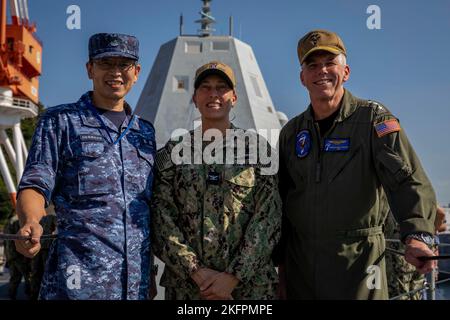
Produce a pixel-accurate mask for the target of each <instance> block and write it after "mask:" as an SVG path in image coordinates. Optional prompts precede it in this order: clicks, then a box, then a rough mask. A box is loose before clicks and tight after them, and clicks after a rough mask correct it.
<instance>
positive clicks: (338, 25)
mask: <svg viewBox="0 0 450 320" xmlns="http://www.w3.org/2000/svg"><path fill="white" fill-rule="evenodd" d="M28 2H29V13H30V17H31V20H33V21H36V22H37V25H38V37H39V38H40V39H41V40H42V41H43V43H44V52H43V67H44V73H43V75H42V77H41V82H40V84H41V88H40V98H41V101H42V102H43V103H44V105H46V106H51V105H56V104H60V103H65V102H70V101H75V100H77V99H78V98H79V96H80V95H81V94H82V93H83V92H85V91H87V90H89V89H90V87H91V84H90V82H89V80H88V78H87V76H86V72H85V69H84V64H85V62H86V60H87V42H88V39H89V36H90V35H92V34H93V33H96V32H121V33H129V34H134V35H136V36H137V37H138V38H139V40H140V43H141V48H140V51H141V63H142V73H141V78H140V81H139V82H138V83H137V85H136V86H135V87H134V88H133V91H132V92H131V93H130V94H129V97H128V99H127V100H128V101H129V102H130V103H131V104H132V105H135V104H136V102H137V100H138V98H139V94H140V92H141V90H142V88H143V86H144V84H145V80H146V78H147V76H148V74H149V72H150V70H151V67H152V64H153V61H154V59H155V57H156V54H157V53H158V50H159V47H160V45H161V44H163V43H165V42H167V41H169V40H171V39H173V38H175V37H176V36H177V35H178V19H179V15H180V13H183V14H184V21H185V33H190V34H193V33H196V30H197V28H198V25H196V24H194V20H196V19H197V18H198V17H199V15H198V12H199V10H200V7H201V4H202V2H201V1H200V0H128V1H121V0H80V1H76V0H71V1H66V0H58V1H54V0H29V1H28ZM72 4H75V5H78V6H79V7H80V9H81V29H80V30H68V29H67V28H66V20H67V18H68V16H69V15H68V14H67V13H66V9H67V7H68V6H69V5H72ZM369 5H378V6H379V7H380V9H381V30H369V29H368V28H367V25H366V20H367V18H368V17H369V14H367V13H366V10H367V8H368V6H369ZM212 14H213V15H214V16H215V17H216V19H217V21H218V23H217V25H216V29H217V32H216V34H226V33H227V32H228V17H229V16H230V15H233V16H234V26H235V27H234V31H235V32H234V36H235V37H237V38H239V39H241V40H242V41H244V42H246V43H248V44H249V45H251V46H252V48H253V50H254V52H255V55H256V58H257V60H258V63H259V66H260V68H261V71H262V73H263V76H264V78H265V81H266V84H267V87H268V89H269V91H270V93H271V96H272V100H273V102H274V104H275V107H276V108H277V109H278V110H281V111H283V112H285V113H286V114H287V115H288V117H289V118H292V117H293V116H295V115H296V114H298V113H300V112H302V111H303V110H304V109H305V108H306V106H307V104H308V102H309V98H308V96H307V93H306V91H305V89H304V88H303V87H301V85H300V83H299V81H298V71H299V64H298V60H297V55H296V46H297V41H298V39H299V38H300V37H301V36H302V35H303V34H305V33H306V32H307V31H309V30H311V29H314V28H325V29H330V30H333V31H336V32H337V33H339V34H340V35H341V37H342V38H343V40H344V43H345V45H346V47H347V51H348V63H349V65H350V67H351V71H352V72H351V76H350V80H349V82H348V83H347V84H346V87H347V88H348V89H349V90H350V91H352V93H353V94H355V95H357V96H359V97H362V98H368V99H374V100H377V101H380V102H382V103H384V104H385V105H386V106H387V107H388V108H389V109H390V110H391V111H392V112H393V113H394V114H395V115H396V116H397V117H399V119H400V121H401V123H402V126H403V128H404V129H405V131H406V132H407V134H408V136H409V138H410V140H411V142H412V144H413V146H414V147H415V149H416V152H417V153H418V154H419V156H420V158H421V160H422V163H423V165H424V167H425V170H426V171H427V173H428V175H429V177H430V179H431V181H432V182H433V185H434V186H435V189H436V193H437V196H438V201H439V202H440V203H442V204H448V203H450V143H449V141H448V139H449V138H450V105H449V104H450V103H449V101H450V80H449V73H450V58H449V57H448V53H449V52H450V41H449V39H450V36H449V34H450V33H449V32H450V19H449V17H450V1H448V0H428V1H425V0H413V1H406V0H395V1H393V0H391V1H375V0H371V1H365V0H334V1H332V0H318V1H303V0H286V1H257V0H213V1H212Z"/></svg>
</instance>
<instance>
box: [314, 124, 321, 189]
mask: <svg viewBox="0 0 450 320" xmlns="http://www.w3.org/2000/svg"><path fill="white" fill-rule="evenodd" d="M313 125H314V131H315V132H316V137H317V139H314V140H316V141H317V145H318V150H317V161H316V170H315V181H316V183H320V180H321V179H320V178H321V175H322V148H323V143H322V138H321V137H320V128H319V125H318V124H317V122H314V123H313Z"/></svg>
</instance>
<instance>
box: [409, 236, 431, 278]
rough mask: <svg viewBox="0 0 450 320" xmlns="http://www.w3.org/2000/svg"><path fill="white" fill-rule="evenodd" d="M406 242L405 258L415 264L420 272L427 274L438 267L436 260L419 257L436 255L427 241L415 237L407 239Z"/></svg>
mask: <svg viewBox="0 0 450 320" xmlns="http://www.w3.org/2000/svg"><path fill="white" fill-rule="evenodd" d="M405 244H406V247H405V260H406V261H407V262H409V263H410V264H412V265H413V266H415V267H416V269H417V271H418V272H419V273H421V274H425V273H428V272H431V271H432V270H433V269H434V268H436V267H437V261H436V260H427V261H423V260H420V259H419V258H420V257H433V256H435V254H434V253H433V251H432V250H431V249H430V248H429V247H428V245H427V244H426V243H424V242H422V241H419V240H416V239H413V238H408V239H406V241H405Z"/></svg>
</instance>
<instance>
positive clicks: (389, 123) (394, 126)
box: [375, 119, 400, 138]
mask: <svg viewBox="0 0 450 320" xmlns="http://www.w3.org/2000/svg"><path fill="white" fill-rule="evenodd" d="M375 131H376V132H377V135H378V138H381V137H384V136H385V135H387V134H389V133H392V132H398V131H400V124H399V123H398V121H397V119H389V120H386V121H383V122H380V123H377V124H375Z"/></svg>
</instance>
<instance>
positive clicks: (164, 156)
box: [156, 148, 174, 171]
mask: <svg viewBox="0 0 450 320" xmlns="http://www.w3.org/2000/svg"><path fill="white" fill-rule="evenodd" d="M173 165H174V164H173V162H172V159H171V158H170V152H169V150H167V148H162V149H161V150H158V151H157V152H156V168H157V169H158V171H164V170H167V169H169V168H171V167H172V166H173Z"/></svg>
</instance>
